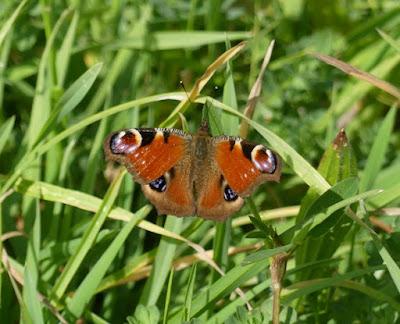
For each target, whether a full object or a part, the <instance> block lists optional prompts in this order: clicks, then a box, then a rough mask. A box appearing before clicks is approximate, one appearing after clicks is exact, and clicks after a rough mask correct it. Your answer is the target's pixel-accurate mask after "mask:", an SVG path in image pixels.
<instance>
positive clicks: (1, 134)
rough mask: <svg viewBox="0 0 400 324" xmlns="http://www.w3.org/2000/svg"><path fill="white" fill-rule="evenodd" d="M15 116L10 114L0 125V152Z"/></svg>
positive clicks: (12, 125) (8, 135)
mask: <svg viewBox="0 0 400 324" xmlns="http://www.w3.org/2000/svg"><path fill="white" fill-rule="evenodd" d="M14 122H15V116H12V117H10V118H8V119H7V120H6V122H5V123H4V124H3V125H1V127H0V154H1V152H2V151H3V148H4V146H5V145H6V143H7V141H8V138H9V137H10V135H11V132H12V129H13V127H14Z"/></svg>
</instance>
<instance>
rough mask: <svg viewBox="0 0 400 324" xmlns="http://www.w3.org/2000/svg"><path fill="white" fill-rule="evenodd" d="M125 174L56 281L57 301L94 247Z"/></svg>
mask: <svg viewBox="0 0 400 324" xmlns="http://www.w3.org/2000/svg"><path fill="white" fill-rule="evenodd" d="M125 173H126V172H121V173H120V174H119V175H118V177H116V178H115V180H114V181H113V183H112V184H111V185H110V187H109V189H108V191H107V193H106V195H105V196H104V199H103V202H102V204H101V206H100V208H99V210H98V212H97V213H96V215H95V216H94V217H93V219H92V220H91V222H90V226H89V227H88V228H87V230H86V231H85V234H84V235H83V237H82V240H81V243H80V245H79V248H78V250H77V252H76V253H75V254H74V255H72V256H71V257H70V258H69V260H68V263H67V264H66V266H65V269H64V271H63V272H62V273H61V276H60V277H59V278H58V280H57V281H56V284H55V285H54V288H53V295H54V296H55V297H56V298H57V299H61V297H62V296H63V295H64V293H65V291H66V289H67V287H68V285H69V283H70V282H71V280H72V278H73V277H74V275H75V273H76V271H77V270H78V268H79V266H80V265H81V263H82V261H83V259H84V257H85V256H86V254H87V253H88V252H89V250H90V248H91V246H92V245H93V242H94V241H95V239H96V237H97V234H98V233H99V231H100V229H101V226H102V225H103V223H104V221H105V220H106V218H107V216H108V214H109V213H110V211H111V208H112V206H113V204H114V201H115V199H116V197H117V194H118V190H119V187H120V185H121V182H122V179H123V177H124V175H125Z"/></svg>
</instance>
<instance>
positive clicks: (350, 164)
mask: <svg viewBox="0 0 400 324" xmlns="http://www.w3.org/2000/svg"><path fill="white" fill-rule="evenodd" d="M399 22H400V7H399V6H398V3H397V1H395V0H384V1H360V0H351V1H326V2H321V1H304V0H291V1H278V0H275V1H261V0H256V1H230V0H225V1H217V0H208V1H196V0H192V1H172V0H171V1H159V0H158V1H156V0H153V1H117V0H114V1H100V0H93V1H72V0H71V1H49V0H40V1H27V0H25V1H22V2H20V1H15V0H14V1H12V0H10V1H3V2H1V3H0V154H1V159H0V187H1V189H0V215H1V222H0V231H1V243H0V244H1V246H0V251H1V257H2V263H1V269H0V270H1V277H0V286H1V289H0V322H1V323H15V322H16V321H21V322H23V323H55V322H68V323H69V322H75V321H76V320H78V319H84V320H85V322H93V323H107V322H109V323H156V322H161V323H181V322H191V323H205V322H209V323H268V322H270V321H272V320H273V316H274V322H275V323H277V322H278V319H277V317H278V316H279V318H280V321H281V322H284V323H327V322H330V323H399V321H400V319H399V318H400V298H399V291H400V268H399V262H400V254H399V246H400V234H399V231H398V228H399V227H398V226H399V219H400V218H398V217H399V216H400V208H399V202H400V181H399V179H400V177H399V174H400V158H399V155H398V154H397V153H398V152H399V149H400V137H399V131H400V130H399V127H398V125H399V124H398V123H397V124H396V121H397V122H398V120H399V119H398V117H397V116H396V115H398V112H397V111H398V101H399V99H400V90H398V89H397V88H396V84H397V83H398V78H397V76H398V75H399V74H398V73H399V66H400V65H399V63H400V43H399V42H398V41H397V40H396V39H398V37H399V35H400V28H399V26H400V24H399ZM272 40H275V45H274V46H273V45H272V44H273V42H272ZM242 41H245V43H241V42H242ZM238 44H239V45H238ZM267 48H269V49H270V50H272V56H271V58H270V60H269V64H268V66H267V68H266V71H265V74H264V75H263V74H262V73H261V74H260V71H261V65H262V62H263V58H264V56H265V55H266V53H267ZM223 53H225V54H223ZM315 53H322V54H325V55H329V56H323V55H319V54H315ZM221 55H223V56H222V57H221ZM333 57H335V58H338V59H340V60H341V61H337V60H334V59H333ZM213 62H215V64H213ZM267 62H268V55H267V60H266V63H267ZM344 62H346V63H347V64H350V65H351V66H350V65H347V64H346V63H344ZM326 63H328V64H326ZM207 68H208V70H207ZM363 71H364V72H363ZM365 72H368V73H369V74H367V73H365ZM259 74H260V75H261V76H260V79H259V81H257V82H256V80H257V77H258V75H259ZM384 80H385V81H384ZM180 81H182V84H183V85H184V87H185V89H186V90H187V92H186V91H184V90H183V89H182V86H181V85H180ZM254 84H256V85H259V86H261V94H260V96H259V98H258V101H257V104H256V105H255V106H254V107H253V108H254V111H253V112H251V111H250V112H249V110H246V111H245V110H244V108H245V106H246V103H247V99H248V98H249V95H250V93H251V89H252V88H253V85H254ZM189 99H190V100H189ZM204 104H206V105H207V106H209V107H210V109H209V111H208V113H209V119H210V124H211V126H212V131H213V133H214V134H218V133H223V134H228V135H239V129H241V130H242V135H243V134H245V135H246V137H247V138H248V139H249V140H251V141H253V142H256V143H264V144H266V145H268V146H269V147H271V148H272V149H273V150H275V151H276V152H278V153H279V154H280V155H281V157H282V159H283V160H284V170H283V175H282V179H281V182H280V183H279V184H275V183H272V184H270V183H268V184H265V185H262V186H261V187H259V188H258V190H257V192H256V193H254V194H253V195H252V197H251V199H247V201H246V204H245V207H244V208H243V209H242V210H241V211H240V212H238V213H237V214H236V215H234V216H233V217H232V218H231V219H229V220H228V221H226V222H224V223H214V222H211V221H204V220H202V219H199V218H196V217H187V218H177V217H174V216H157V215H156V212H155V210H154V209H153V208H152V206H151V205H150V204H149V203H148V202H147V201H146V200H145V198H144V197H143V195H142V193H141V191H140V190H139V189H140V188H139V186H138V185H137V184H135V183H133V181H132V180H131V178H130V176H129V174H127V172H126V171H122V170H121V171H120V169H116V168H115V166H114V167H113V166H111V165H107V163H106V162H105V161H104V156H103V152H102V143H103V140H104V139H105V137H106V136H107V134H108V133H110V132H111V131H115V130H119V129H122V128H126V127H138V126H140V127H157V126H160V125H161V126H164V127H177V128H183V129H185V130H188V131H190V132H195V131H196V129H197V128H198V127H199V125H200V121H201V116H202V107H203V105H204ZM246 121H247V122H248V125H249V128H248V131H246V130H245V128H244V126H243V125H244V123H245V122H246ZM239 125H242V127H241V128H239ZM273 305H275V307H273ZM250 309H251V310H250ZM277 310H278V311H279V310H280V314H278V313H277ZM273 313H274V314H275V315H273Z"/></svg>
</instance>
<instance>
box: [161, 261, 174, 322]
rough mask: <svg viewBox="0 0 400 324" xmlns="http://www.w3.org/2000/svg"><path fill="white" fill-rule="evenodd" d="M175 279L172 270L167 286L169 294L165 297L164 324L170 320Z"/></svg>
mask: <svg viewBox="0 0 400 324" xmlns="http://www.w3.org/2000/svg"><path fill="white" fill-rule="evenodd" d="M173 278H174V269H173V268H172V269H171V272H170V274H169V279H168V286H167V292H166V295H165V305H164V315H163V324H167V323H168V322H167V320H168V312H169V304H170V302H171V293H172V282H173Z"/></svg>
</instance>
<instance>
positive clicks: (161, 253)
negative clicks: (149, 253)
mask: <svg viewBox="0 0 400 324" xmlns="http://www.w3.org/2000/svg"><path fill="white" fill-rule="evenodd" d="M182 222H183V218H177V217H175V216H167V219H166V221H165V225H164V228H165V229H166V230H167V231H170V232H173V233H177V234H179V232H180V231H181V227H182ZM176 247H177V243H176V242H173V241H171V240H169V239H168V238H165V237H163V238H161V241H160V244H159V245H158V248H157V253H156V257H155V260H154V265H153V268H152V271H151V274H150V277H149V278H148V279H147V281H146V284H145V286H144V289H143V292H142V294H141V295H140V304H143V305H145V306H152V305H155V304H156V303H157V300H158V298H159V297H160V294H161V291H162V289H163V287H164V284H165V281H166V279H167V277H168V273H169V269H170V268H171V264H172V260H173V259H174V255H175V250H176Z"/></svg>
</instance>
